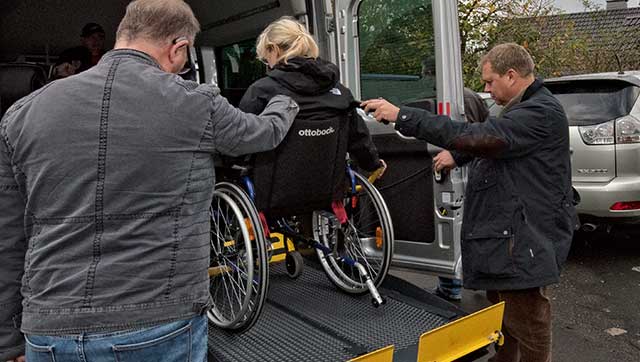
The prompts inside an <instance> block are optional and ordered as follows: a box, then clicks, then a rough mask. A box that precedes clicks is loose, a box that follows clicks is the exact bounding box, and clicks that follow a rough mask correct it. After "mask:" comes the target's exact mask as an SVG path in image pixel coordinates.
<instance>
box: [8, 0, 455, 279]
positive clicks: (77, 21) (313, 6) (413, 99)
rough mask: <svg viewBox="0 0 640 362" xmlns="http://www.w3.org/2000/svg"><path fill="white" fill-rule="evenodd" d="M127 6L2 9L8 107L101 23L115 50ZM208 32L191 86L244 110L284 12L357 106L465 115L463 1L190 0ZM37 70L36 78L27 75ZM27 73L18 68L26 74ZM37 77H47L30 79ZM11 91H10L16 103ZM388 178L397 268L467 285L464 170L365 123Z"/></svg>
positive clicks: (72, 3) (26, 4)
mask: <svg viewBox="0 0 640 362" xmlns="http://www.w3.org/2000/svg"><path fill="white" fill-rule="evenodd" d="M128 2H129V1H128V0H114V1H109V2H103V1H98V0H89V1H84V0H83V1H81V0H67V1H63V2H58V1H56V2H52V1H47V2H42V1H36V0H13V1H4V2H3V3H2V5H0V9H1V10H2V11H1V14H2V15H1V21H0V62H1V63H2V65H0V102H2V103H1V104H2V109H3V110H6V108H8V106H9V104H10V103H11V102H13V101H15V100H16V99H17V95H16V94H15V93H16V89H17V87H18V83H20V87H22V88H23V89H20V90H18V93H20V92H22V93H23V94H22V95H25V94H27V93H28V92H29V91H30V90H33V88H35V87H37V86H39V85H41V84H43V83H44V82H43V81H42V79H43V78H44V77H45V75H46V76H50V75H51V69H52V66H53V64H55V61H56V59H57V55H59V54H60V53H61V52H62V51H63V50H64V49H66V48H70V47H73V46H77V45H78V43H79V36H80V29H81V28H82V26H83V25H84V24H85V23H88V22H96V23H98V24H100V25H102V27H103V28H104V29H105V32H106V43H107V47H108V48H110V47H112V46H113V43H114V41H115V39H114V37H115V31H116V29H117V26H118V23H119V21H120V20H121V18H122V16H123V15H124V11H125V8H126V5H127V4H128ZM187 3H189V4H190V5H191V7H192V8H193V10H194V12H195V14H196V16H197V17H198V19H199V21H200V23H201V26H202V31H201V33H200V34H199V35H198V36H197V39H196V43H195V46H194V47H193V48H192V49H191V52H190V56H191V60H190V61H191V62H192V68H193V69H192V70H193V71H192V72H191V73H190V74H189V76H190V77H192V78H193V79H194V80H196V81H198V82H202V83H215V84H217V85H218V86H219V87H220V89H221V92H222V94H223V95H224V96H225V97H227V98H228V99H229V101H230V102H231V103H232V104H236V105H237V103H238V102H239V101H240V99H241V98H242V95H243V94H244V92H245V91H246V89H247V88H248V87H249V85H250V84H251V83H253V82H254V81H255V80H257V79H259V78H260V77H262V76H264V75H265V72H266V68H265V66H264V65H263V64H262V63H261V62H260V61H258V60H257V59H256V55H255V44H256V37H257V36H258V34H259V33H260V32H261V31H262V30H263V29H264V28H265V26H266V25H267V24H269V23H270V22H272V21H274V20H276V19H278V18H279V17H281V16H284V15H289V16H294V17H295V18H297V19H298V20H299V21H301V22H303V23H304V24H305V25H306V26H307V28H308V29H309V31H310V32H311V33H312V34H313V36H314V37H315V38H316V40H317V41H318V44H319V46H320V54H321V57H323V58H325V59H329V60H331V61H332V62H334V63H335V64H337V65H339V67H340V72H341V80H342V82H343V83H344V84H345V85H346V86H347V87H349V88H350V89H351V91H352V92H353V94H354V96H355V97H356V99H363V100H364V99H369V98H377V97H384V98H386V99H388V100H389V101H391V102H393V103H395V104H398V105H410V106H414V107H419V108H423V109H427V110H429V111H431V112H434V113H440V114H447V115H449V116H451V117H452V118H453V119H462V118H463V106H462V104H463V103H462V71H461V69H462V67H461V56H460V46H459V45H460V38H459V35H458V23H457V4H456V2H452V1H447V0H395V1H387V0H253V1H222V0H188V1H187ZM25 67H26V68H28V70H29V71H30V72H32V74H22V73H20V74H18V73H19V72H24V68H25ZM18 68H20V69H18ZM10 77H14V78H16V77H17V78H18V79H15V80H9V79H14V78H10ZM33 79H36V80H38V81H35V82H34V81H33ZM8 94H11V95H10V96H8ZM368 126H369V128H370V131H371V134H372V136H373V139H374V142H375V144H376V145H377V147H378V150H379V152H380V157H381V158H383V159H384V160H386V161H387V164H388V165H389V169H388V171H387V174H386V175H385V177H384V178H383V179H381V180H380V182H379V183H378V184H377V186H378V187H379V189H380V191H381V192H382V194H383V196H384V198H385V200H387V202H388V205H389V208H390V212H391V216H392V219H393V223H394V225H395V228H394V229H395V232H396V241H395V252H394V261H393V265H395V266H397V267H405V268H414V269H420V270H424V271H427V272H430V273H435V274H438V275H442V276H448V277H461V265H460V227H461V223H462V212H463V207H462V200H463V198H464V177H463V176H464V175H463V172H462V170H460V169H456V170H453V171H452V172H450V173H448V174H447V175H446V177H445V178H444V179H439V180H438V181H436V180H435V178H434V175H433V173H432V156H434V155H435V154H436V153H437V152H439V151H440V149H439V148H437V147H435V146H432V145H430V144H427V143H426V142H424V141H419V140H416V139H413V138H407V137H404V136H402V135H400V134H399V133H397V132H396V131H395V130H394V129H393V128H392V127H390V126H385V125H381V124H378V123H376V122H368Z"/></svg>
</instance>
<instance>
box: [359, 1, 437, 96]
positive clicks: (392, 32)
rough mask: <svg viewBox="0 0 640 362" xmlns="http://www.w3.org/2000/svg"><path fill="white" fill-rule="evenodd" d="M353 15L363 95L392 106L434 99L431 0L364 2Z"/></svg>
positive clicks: (433, 42)
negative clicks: (354, 16) (389, 103)
mask: <svg viewBox="0 0 640 362" xmlns="http://www.w3.org/2000/svg"><path fill="white" fill-rule="evenodd" d="M358 19H359V20H358V26H359V29H358V34H359V47H360V87H361V93H362V98H363V99H369V98H377V97H384V98H386V99H388V100H389V101H391V102H393V103H396V104H407V103H413V102H417V101H420V100H425V99H430V98H435V97H436V82H435V75H436V62H435V40H434V30H433V11H432V6H431V0H422V1H415V0H363V1H362V2H361V3H360V6H359V8H358Z"/></svg>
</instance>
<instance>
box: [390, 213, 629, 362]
mask: <svg viewBox="0 0 640 362" xmlns="http://www.w3.org/2000/svg"><path fill="white" fill-rule="evenodd" d="M391 273H392V274H393V275H395V276H398V277H401V278H403V279H405V280H408V281H409V282H411V283H413V284H415V285H418V286H420V287H422V288H425V289H429V290H431V289H433V288H435V286H436V285H437V278H436V277H434V276H432V275H429V274H425V273H421V272H417V271H414V270H404V269H394V270H392V272H391ZM549 293H550V296H551V299H552V308H553V318H554V321H553V360H554V361H563V362H564V361H567V362H573V361H575V362H640V225H637V226H632V227H625V228H614V229H612V230H610V231H609V232H607V230H598V231H596V232H593V233H590V234H579V235H578V236H577V237H576V238H575V240H574V243H573V246H572V249H571V253H570V254H569V258H568V260H567V263H566V265H565V267H564V270H563V274H562V277H561V280H560V283H559V284H557V285H553V286H551V288H550V289H549ZM458 304H459V305H460V306H461V307H462V309H464V310H465V311H467V312H474V311H477V310H480V309H482V308H484V307H486V306H488V305H489V303H488V302H487V301H486V299H485V297H484V292H481V291H472V290H464V291H463V297H462V301H461V302H459V303H458ZM486 359H487V357H485V358H483V359H481V360H480V361H486Z"/></svg>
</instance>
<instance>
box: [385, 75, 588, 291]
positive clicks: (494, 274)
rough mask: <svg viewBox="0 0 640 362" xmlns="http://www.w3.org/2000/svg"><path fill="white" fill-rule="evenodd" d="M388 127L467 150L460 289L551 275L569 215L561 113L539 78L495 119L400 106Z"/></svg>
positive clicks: (536, 282) (500, 286)
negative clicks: (461, 119)
mask: <svg viewBox="0 0 640 362" xmlns="http://www.w3.org/2000/svg"><path fill="white" fill-rule="evenodd" d="M396 129H397V130H399V131H400V132H401V133H403V134H404V135H407V136H415V137H417V138H420V139H423V140H426V141H428V142H430V143H432V144H434V145H437V146H441V147H444V148H447V149H450V150H456V151H461V152H462V153H464V154H467V155H472V156H474V157H475V158H471V164H470V170H469V182H468V184H467V189H466V195H465V205H464V217H463V224H462V265H463V275H464V286H465V288H470V289H484V290H513V289H526V288H533V287H539V286H544V285H548V284H552V283H557V282H558V279H559V276H560V268H561V266H562V264H563V263H564V262H565V260H566V257H567V254H568V252H569V247H570V246H571V239H572V236H573V230H574V226H575V224H576V222H577V217H576V212H575V209H574V206H573V203H572V200H573V194H572V189H571V164H570V159H569V130H568V123H567V118H566V115H565V113H564V110H563V109H562V106H561V105H560V104H559V103H558V101H557V100H556V99H555V98H554V97H553V96H552V95H551V93H550V92H549V91H548V90H547V89H546V88H544V87H543V85H542V82H541V81H540V80H536V81H535V82H534V83H533V84H532V85H531V86H529V88H528V89H527V90H526V91H525V93H524V94H523V96H522V100H521V101H520V102H519V103H517V104H514V105H513V106H511V107H510V108H509V109H508V110H506V111H505V112H504V114H503V115H502V116H501V117H500V118H494V117H490V118H489V119H488V120H487V121H486V122H483V123H466V122H457V121H452V120H451V119H449V118H448V117H445V116H434V115H432V114H430V113H428V112H426V111H422V110H419V109H414V108H409V107H403V108H401V110H400V114H399V119H398V122H397V124H396ZM457 161H458V160H457Z"/></svg>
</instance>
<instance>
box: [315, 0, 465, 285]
mask: <svg viewBox="0 0 640 362" xmlns="http://www.w3.org/2000/svg"><path fill="white" fill-rule="evenodd" d="M326 1H327V2H326V5H327V6H326V7H325V8H326V10H327V12H328V14H327V15H328V18H329V19H330V21H333V22H334V24H335V26H334V27H333V31H332V32H331V33H330V34H329V35H330V41H329V43H330V44H331V46H333V51H332V52H331V55H332V57H333V59H332V60H333V61H334V62H335V63H336V64H339V66H340V70H341V77H342V81H343V83H344V84H345V85H346V86H347V87H349V88H350V89H351V91H352V92H353V94H354V96H355V97H356V98H359V99H363V100H364V99H371V98H378V97H383V98H385V99H387V100H389V101H390V102H392V103H394V104H396V105H398V106H401V105H404V106H411V107H418V108H422V109H425V110H427V111H429V112H433V113H438V114H446V115H449V116H451V117H452V118H453V119H462V113H463V106H462V66H461V55H460V37H459V30H458V16H457V2H455V1H450V0H335V1H334V2H333V4H334V6H328V5H329V4H330V3H331V2H330V1H329V0H326ZM328 30H331V27H329V29H328ZM368 126H369V129H370V132H371V134H372V136H373V139H374V142H375V144H376V146H377V147H378V151H379V153H380V157H381V158H383V159H384V160H385V161H386V162H387V164H388V166H389V168H388V170H387V173H386V174H385V176H384V177H383V178H382V179H380V180H379V181H377V182H376V186H377V187H378V188H379V190H380V191H381V193H382V195H383V196H384V198H385V200H386V202H387V204H388V206H389V209H390V212H391V217H392V220H393V224H394V230H395V233H396V241H395V250H394V265H396V266H400V267H408V268H416V269H423V270H427V271H430V272H433V273H437V274H439V275H443V276H458V277H459V276H460V275H461V266H460V230H461V225H462V213H463V207H462V206H463V203H462V201H463V198H464V184H465V182H466V176H465V171H464V170H463V169H461V168H456V169H454V170H451V171H449V172H446V173H444V174H442V175H434V172H433V170H432V158H433V156H434V155H436V154H437V153H438V152H440V151H442V150H441V149H440V148H438V147H435V146H433V145H431V144H428V143H426V142H424V141H421V140H417V139H414V138H408V137H404V136H402V135H401V134H399V133H397V132H396V131H395V130H394V129H393V128H392V126H388V125H383V124H379V123H377V122H368Z"/></svg>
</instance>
